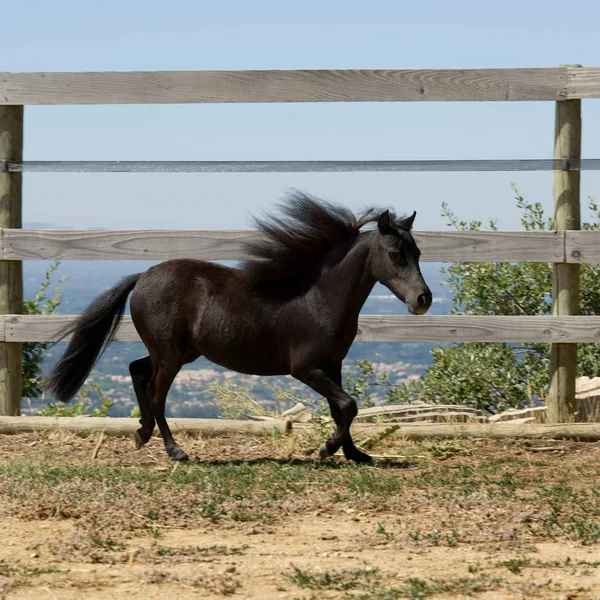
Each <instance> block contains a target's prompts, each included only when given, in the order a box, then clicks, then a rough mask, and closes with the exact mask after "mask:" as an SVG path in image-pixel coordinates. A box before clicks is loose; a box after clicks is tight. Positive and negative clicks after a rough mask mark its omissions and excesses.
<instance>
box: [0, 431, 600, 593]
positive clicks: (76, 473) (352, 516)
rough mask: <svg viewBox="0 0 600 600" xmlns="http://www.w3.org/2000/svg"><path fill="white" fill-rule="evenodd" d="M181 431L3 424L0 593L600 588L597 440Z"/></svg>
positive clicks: (597, 590)
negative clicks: (357, 447)
mask: <svg viewBox="0 0 600 600" xmlns="http://www.w3.org/2000/svg"><path fill="white" fill-rule="evenodd" d="M183 441H184V445H185V447H186V449H188V450H189V451H190V456H192V457H194V458H193V459H192V460H191V461H190V462H189V463H188V464H182V465H178V466H177V467H174V466H173V465H172V464H171V463H170V462H169V461H168V460H167V459H166V458H165V457H164V456H163V454H162V448H161V442H160V440H153V441H152V442H151V444H150V445H149V447H148V448H146V449H143V450H141V451H140V452H135V451H134V450H133V448H132V441H131V440H130V439H124V438H102V439H100V438H98V437H97V436H92V437H90V438H76V437H75V436H70V435H68V434H50V435H42V434H27V435H18V436H3V437H2V436H0V518H1V520H0V541H1V542H2V543H1V544H0V597H2V598H11V599H12V598H14V599H30V598H31V599H34V598H35V600H39V599H40V598H45V597H48V598H65V599H69V598H82V597H89V598H98V599H104V598H119V597H121V596H126V597H129V598H148V599H150V598H159V597H176V598H182V599H185V598H199V597H200V598H223V597H226V596H230V597H234V598H240V599H242V598H260V599H265V600H270V599H280V598H288V599H290V600H291V599H296V598H298V599H305V600H308V599H312V598H332V599H333V598H336V599H338V598H339V599H342V598H344V599H345V598H354V599H367V598H373V599H374V600H393V599H395V598H417V599H418V598H427V597H435V598H463V597H476V598H486V599H487V598H489V599H492V598H493V599H499V600H500V599H505V598H506V599H508V598H511V599H513V598H515V599H516V598H524V597H526V596H531V597H534V598H552V599H560V600H566V599H584V598H585V599H600V546H599V543H600V487H599V480H600V444H590V443H588V444H583V443H582V444H578V443H574V442H562V441H561V442H549V441H543V440H542V441H537V442H535V443H530V442H529V443H528V442H520V441H517V440H509V441H507V442H492V441H485V440H475V441H471V442H462V441H452V440H451V441H447V442H424V443H413V442H407V441H402V440H400V441H395V442H394V443H393V444H392V443H391V442H390V440H387V443H386V444H385V447H378V448H375V449H374V452H375V453H380V455H381V454H384V453H385V454H386V455H388V456H390V455H393V456H394V457H395V458H389V457H388V458H385V459H383V458H381V459H379V460H375V462H374V464H373V465H371V466H361V467H357V466H353V465H348V464H346V462H345V461H344V459H343V458H339V459H338V458H337V457H336V458H334V459H331V460H330V461H328V462H327V463H324V464H322V463H319V462H317V461H316V460H314V459H313V458H311V457H310V456H308V457H307V456H306V453H307V451H306V441H305V442H303V441H302V440H298V439H287V438H286V439H279V440H271V439H266V440H263V439H254V438H236V437H235V436H232V437H230V438H226V439H218V440H214V439H213V440H192V439H188V440H183ZM311 441H314V440H309V441H308V442H309V445H310V442H311Z"/></svg>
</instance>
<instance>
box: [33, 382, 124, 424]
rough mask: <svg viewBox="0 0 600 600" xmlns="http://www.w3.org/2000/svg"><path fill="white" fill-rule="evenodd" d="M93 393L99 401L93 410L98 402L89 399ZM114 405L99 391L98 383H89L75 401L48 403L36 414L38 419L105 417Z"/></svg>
mask: <svg viewBox="0 0 600 600" xmlns="http://www.w3.org/2000/svg"><path fill="white" fill-rule="evenodd" d="M92 391H93V392H95V394H96V396H97V397H98V399H99V401H100V402H99V406H97V407H96V408H93V406H94V405H95V404H98V402H97V401H96V402H94V401H93V400H92V398H91V397H90V392H92ZM113 405H114V402H113V401H112V400H109V399H108V398H107V397H106V396H105V395H104V394H103V393H102V390H101V389H100V384H99V383H90V384H89V385H86V386H85V387H84V388H82V390H81V391H80V392H79V394H77V397H76V398H75V401H74V402H72V403H70V404H63V403H62V402H61V403H57V404H53V403H49V404H47V405H46V406H45V407H44V408H43V409H42V410H40V411H39V412H38V413H37V416H39V417H81V416H83V415H86V416H89V417H106V416H107V415H108V411H109V409H110V407H111V406H113Z"/></svg>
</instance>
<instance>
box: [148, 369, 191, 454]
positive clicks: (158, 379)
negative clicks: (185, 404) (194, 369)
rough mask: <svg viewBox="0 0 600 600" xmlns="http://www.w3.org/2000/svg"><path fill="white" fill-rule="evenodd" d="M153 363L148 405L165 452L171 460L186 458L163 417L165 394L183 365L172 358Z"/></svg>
mask: <svg viewBox="0 0 600 600" xmlns="http://www.w3.org/2000/svg"><path fill="white" fill-rule="evenodd" d="M153 364H154V375H153V377H152V381H151V383H150V387H149V388H148V395H149V397H150V398H151V400H150V406H151V407H152V415H153V417H154V419H155V420H156V424H157V425H158V428H159V429H160V434H161V436H162V439H163V441H164V443H165V449H166V451H167V454H168V455H169V456H170V457H171V458H172V459H173V460H187V459H188V455H187V454H186V453H185V452H184V451H183V450H182V449H181V447H180V446H179V445H178V444H177V442H176V441H175V440H174V439H173V434H172V433H171V430H170V429H169V425H168V423H167V419H166V418H165V404H166V402H167V394H168V393H169V388H170V387H171V384H172V383H173V380H174V379H175V377H176V376H177V373H179V370H180V369H181V367H182V366H183V363H182V362H179V361H176V362H175V360H173V358H171V359H170V360H168V361H167V360H157V361H154V362H153Z"/></svg>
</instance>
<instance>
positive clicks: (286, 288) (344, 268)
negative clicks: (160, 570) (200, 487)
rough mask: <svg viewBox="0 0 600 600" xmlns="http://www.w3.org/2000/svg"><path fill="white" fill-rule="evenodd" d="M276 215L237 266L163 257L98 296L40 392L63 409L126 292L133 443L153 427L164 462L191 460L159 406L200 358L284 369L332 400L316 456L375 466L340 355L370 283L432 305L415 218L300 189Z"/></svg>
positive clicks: (244, 367) (266, 370) (423, 308)
mask: <svg viewBox="0 0 600 600" xmlns="http://www.w3.org/2000/svg"><path fill="white" fill-rule="evenodd" d="M280 208H281V213H282V214H281V215H280V216H279V217H269V218H266V219H265V220H258V221H257V222H256V224H257V226H258V229H259V230H260V231H261V232H262V236H261V237H260V238H257V241H254V242H250V243H248V244H247V246H246V250H247V254H248V255H249V257H250V258H248V259H247V260H245V261H244V262H243V263H242V264H241V266H240V268H239V269H234V268H230V267H226V266H222V265H219V264H216V263H212V262H206V261H202V260H191V259H177V260H168V261H165V262H163V263H161V264H159V265H156V266H153V267H151V268H150V269H148V270H147V271H145V272H143V273H138V274H136V275H130V276H129V277H126V278H124V279H123V280H122V281H121V282H119V283H118V284H117V285H116V286H114V287H113V288H111V289H110V290H108V291H106V292H104V293H103V294H101V295H100V296H98V298H96V299H95V300H94V301H93V302H92V303H91V304H90V305H89V306H88V308H87V309H86V310H85V311H84V312H83V314H81V315H80V316H79V317H78V318H77V319H76V320H75V321H74V322H73V323H71V324H70V325H69V326H68V327H67V328H65V329H63V330H62V331H61V332H60V334H59V339H62V338H63V337H65V336H66V335H68V334H73V335H72V339H71V341H70V342H69V345H68V347H67V350H66V351H65V353H64V355H63V356H62V357H61V358H60V360H59V361H58V362H57V363H56V365H55V366H54V369H53V370H52V372H51V373H50V375H49V377H48V378H47V379H46V381H45V388H46V389H47V390H48V391H49V392H51V393H52V394H53V395H54V396H55V397H56V398H57V399H59V400H62V401H63V402H67V401H69V400H70V399H71V398H72V397H73V396H74V395H75V393H76V392H77V390H78V389H79V388H80V387H81V386H82V385H83V383H84V381H85V379H86V378H87V376H88V375H89V373H90V371H91V369H92V368H93V366H94V365H95V363H96V361H97V360H98V358H99V357H100V355H101V354H102V352H103V351H104V349H105V348H106V345H107V344H108V343H109V342H110V341H111V339H112V338H113V337H114V334H115V332H116V330H117V328H118V326H119V323H120V321H121V318H122V316H123V312H124V310H125V305H126V302H127V297H128V296H129V294H130V293H131V303H130V307H131V317H132V320H133V323H134V325H135V328H136V329H137V331H138V333H139V335H140V337H141V339H142V342H143V343H144V345H145V346H146V348H147V349H148V354H149V356H146V357H144V358H140V359H139V360H136V361H134V362H132V363H131V364H130V365H129V371H130V373H131V378H132V381H133V388H134V390H135V394H136V396H137V401H138V404H139V406H140V413H141V419H140V424H141V427H140V429H138V430H137V432H136V434H135V441H136V445H137V447H138V448H140V447H141V446H143V445H144V444H146V443H147V442H148V440H149V439H150V437H151V436H152V432H153V430H154V426H155V425H158V428H159V430H160V433H161V435H162V438H163V440H164V443H165V448H166V451H167V453H168V455H169V456H170V457H172V458H173V459H174V460H186V459H187V458H188V457H187V455H186V453H185V452H184V451H183V450H182V449H181V447H180V446H179V445H178V444H177V443H176V442H175V440H174V439H173V436H172V434H171V431H170V429H169V426H168V424H167V420H166V419H165V402H166V399H167V393H168V391H169V388H170V387H171V384H172V383H173V380H174V379H175V377H176V375H177V373H178V372H179V371H180V369H181V367H182V366H183V365H184V364H187V363H190V362H193V361H194V360H196V359H197V358H198V357H200V356H205V357H206V358H208V359H209V360H211V361H212V362H214V363H216V364H218V365H221V366H223V367H225V368H227V369H232V370H234V371H238V372H240V373H249V374H255V375H287V374H291V375H292V376H293V377H295V378H296V379H298V380H300V381H302V382H303V383H305V384H306V385H308V386H309V387H310V388H312V389H313V390H315V391H316V392H317V393H318V394H320V395H322V396H324V397H325V398H326V399H327V401H328V403H329V407H330V410H331V414H332V417H333V419H334V421H335V423H336V425H337V428H336V430H335V432H334V433H333V435H332V436H331V437H330V438H329V439H328V440H327V441H326V442H325V443H324V445H323V446H322V447H321V449H320V456H321V458H325V457H327V456H329V455H333V454H334V453H335V452H337V451H338V450H339V448H340V447H342V448H343V451H344V454H345V456H346V458H347V459H349V460H354V461H356V462H365V461H368V460H370V457H369V456H368V455H367V454H365V453H364V452H361V451H360V450H359V449H358V448H356V446H355V445H354V443H353V441H352V439H351V437H350V425H351V423H352V421H353V419H354V417H355V416H356V414H357V406H356V402H355V401H354V399H353V398H352V397H351V396H349V395H348V394H347V393H345V392H344V390H343V389H342V360H343V359H344V358H345V356H346V354H347V352H348V350H349V348H350V345H351V344H352V342H353V340H354V338H355V336H356V333H357V328H358V315H359V312H360V310H361V308H362V306H363V304H364V303H365V301H366V300H367V297H368V296H369V294H370V292H371V290H372V289H373V286H374V285H375V283H376V282H377V281H379V282H380V283H382V284H383V285H385V286H387V287H388V288H389V289H390V290H391V291H392V292H393V293H394V294H395V295H396V296H397V297H398V298H399V299H400V300H402V301H403V302H405V303H406V306H407V307H408V310H409V311H410V312H411V313H413V314H419V315H420V314H423V313H426V312H427V311H428V310H429V307H430V306H431V299H432V298H431V291H430V290H429V288H428V287H427V284H426V283H425V281H424V280H423V276H422V275H421V271H420V268H419V256H420V251H419V249H418V247H417V244H416V243H415V240H414V238H413V236H412V234H411V228H412V225H413V222H414V220H415V216H416V212H415V213H413V214H412V215H411V216H410V217H407V218H402V219H396V217H395V215H394V214H393V213H391V212H390V211H389V210H385V211H377V210H375V209H370V210H368V211H366V212H365V213H364V214H362V215H361V216H360V217H355V216H354V215H353V214H352V213H351V212H350V211H348V210H347V209H346V208H343V207H340V206H336V205H332V204H329V203H326V202H324V201H322V200H319V199H316V198H313V197H310V196H307V195H305V194H302V193H293V194H291V195H290V196H289V197H288V198H287V200H286V202H285V203H284V204H283V205H282V206H281V207H280ZM375 222H376V223H377V227H376V228H374V229H371V230H367V231H364V232H361V228H362V227H363V226H364V225H366V224H368V223H375Z"/></svg>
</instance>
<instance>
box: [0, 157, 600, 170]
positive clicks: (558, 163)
mask: <svg viewBox="0 0 600 600" xmlns="http://www.w3.org/2000/svg"><path fill="white" fill-rule="evenodd" d="M2 168H4V170H5V171H8V172H11V173H347V172H390V171H391V172H440V171H448V172H465V171H471V172H487V171H491V172H499V171H598V170H600V158H584V159H576V160H567V159H565V160H557V159H553V158H540V159H537V158H536V159H506V160H504V159H489V160H487V159H486V160H262V161H261V160H246V161H244V160H206V161H199V160H189V161H184V160H172V161H164V160H163V161H160V160H97V161H93V160H46V161H43V160H42V161H40V160H38V161H32V160H30V161H23V162H14V161H10V160H7V161H5V162H4V163H0V171H2Z"/></svg>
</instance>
